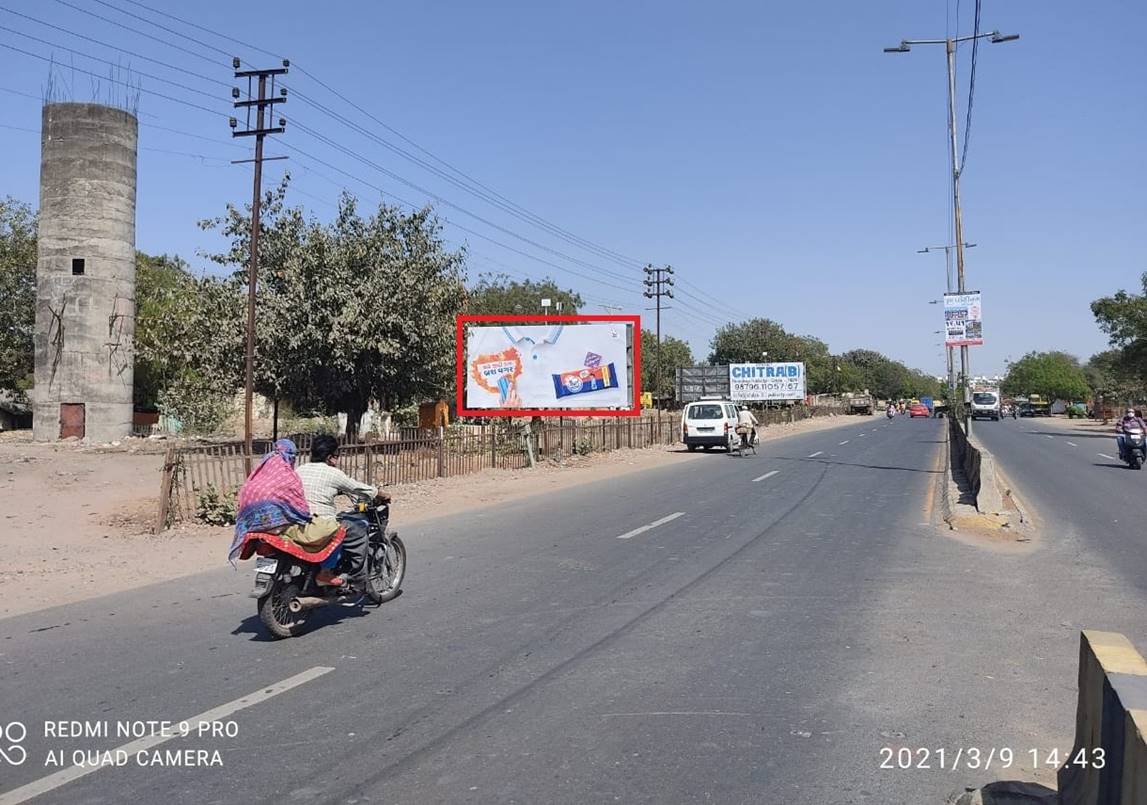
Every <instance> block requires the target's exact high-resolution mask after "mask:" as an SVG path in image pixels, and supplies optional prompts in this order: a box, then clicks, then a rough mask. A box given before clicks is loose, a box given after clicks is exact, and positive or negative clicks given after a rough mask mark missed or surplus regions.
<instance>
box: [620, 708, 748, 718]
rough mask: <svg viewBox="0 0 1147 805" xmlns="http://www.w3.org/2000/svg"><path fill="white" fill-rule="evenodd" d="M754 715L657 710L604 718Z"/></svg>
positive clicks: (717, 711)
mask: <svg viewBox="0 0 1147 805" xmlns="http://www.w3.org/2000/svg"><path fill="white" fill-rule="evenodd" d="M752 715H753V714H752V713H736V712H729V711H727V710H656V711H653V712H650V713H602V714H601V717H602V718H645V717H647V716H729V717H732V718H749V717H751V716H752Z"/></svg>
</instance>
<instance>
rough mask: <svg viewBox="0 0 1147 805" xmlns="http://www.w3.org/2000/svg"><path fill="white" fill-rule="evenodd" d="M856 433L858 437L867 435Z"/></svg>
mask: <svg viewBox="0 0 1147 805" xmlns="http://www.w3.org/2000/svg"><path fill="white" fill-rule="evenodd" d="M856 435H857V436H858V437H860V436H867V435H868V434H867V433H858V434H856Z"/></svg>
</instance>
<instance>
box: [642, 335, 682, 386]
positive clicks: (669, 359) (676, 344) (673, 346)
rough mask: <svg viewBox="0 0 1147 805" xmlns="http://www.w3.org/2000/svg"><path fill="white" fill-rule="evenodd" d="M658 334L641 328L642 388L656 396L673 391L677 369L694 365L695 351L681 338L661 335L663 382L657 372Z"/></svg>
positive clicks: (661, 373)
mask: <svg viewBox="0 0 1147 805" xmlns="http://www.w3.org/2000/svg"><path fill="white" fill-rule="evenodd" d="M656 356H657V334H656V333H654V332H653V331H652V330H646V329H644V328H643V329H642V330H641V390H642V391H648V392H651V393H652V394H653V395H654V396H656V395H657V394H658V391H659V390H660V393H661V394H665V395H668V394H670V393H672V391H673V387H674V384H675V383H676V377H677V370H678V369H680V368H681V367H683V366H693V365H694V361H693V351H692V350H691V349H690V348H689V345H688V344H687V343H686V342H684V341H682V340H681V339H680V338H674V337H673V336H671V335H663V336H661V372H660V379H661V382H660V384H658V382H657V380H658V372H657V357H656Z"/></svg>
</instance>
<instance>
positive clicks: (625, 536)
mask: <svg viewBox="0 0 1147 805" xmlns="http://www.w3.org/2000/svg"><path fill="white" fill-rule="evenodd" d="M684 516H685V512H673V514H670V515H667V516H665V517H662V518H661V519H660V520H654V521H653V522H652V523H648V524H646V525H643V526H641V527H640V528H635V529H633V530H632V531H626V532H625V533H624V534H622V535H621V536H619V537H618V539H632V538H633V537H636V536H637V535H638V534H644V533H645V532H646V531H649V530H650V529H653V528H657V526H659V525H665V524H666V523H669V522H672V521H673V520H676V519H677V518H678V517H684Z"/></svg>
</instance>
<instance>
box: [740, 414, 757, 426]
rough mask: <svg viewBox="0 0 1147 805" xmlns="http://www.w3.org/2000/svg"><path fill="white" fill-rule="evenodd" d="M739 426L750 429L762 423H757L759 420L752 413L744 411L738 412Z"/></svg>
mask: <svg viewBox="0 0 1147 805" xmlns="http://www.w3.org/2000/svg"><path fill="white" fill-rule="evenodd" d="M737 424H738V425H748V426H749V427H754V426H756V425H758V424H760V423H758V422H757V418H756V417H755V416H753V412H752V411H749V410H744V411H738V412H737Z"/></svg>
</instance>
